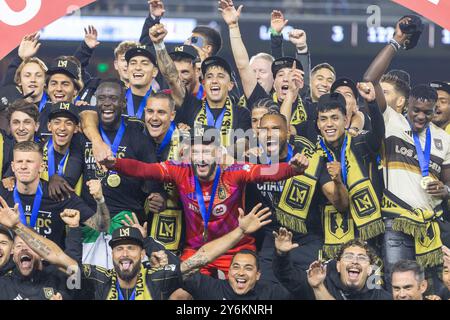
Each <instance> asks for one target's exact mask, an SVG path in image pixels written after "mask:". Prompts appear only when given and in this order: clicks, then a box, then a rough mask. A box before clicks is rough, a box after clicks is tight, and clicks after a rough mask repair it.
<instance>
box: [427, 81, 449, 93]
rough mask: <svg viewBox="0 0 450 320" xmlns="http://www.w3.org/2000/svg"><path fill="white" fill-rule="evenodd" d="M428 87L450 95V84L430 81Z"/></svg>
mask: <svg viewBox="0 0 450 320" xmlns="http://www.w3.org/2000/svg"><path fill="white" fill-rule="evenodd" d="M430 87H432V88H434V89H436V90H442V91H445V92H447V93H448V94H450V82H444V81H432V82H430Z"/></svg>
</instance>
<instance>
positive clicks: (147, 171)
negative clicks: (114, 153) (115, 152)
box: [100, 157, 173, 182]
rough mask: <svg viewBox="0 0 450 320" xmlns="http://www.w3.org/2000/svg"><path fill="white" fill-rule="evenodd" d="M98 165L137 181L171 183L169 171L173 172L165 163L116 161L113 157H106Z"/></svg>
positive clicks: (129, 160)
mask: <svg viewBox="0 0 450 320" xmlns="http://www.w3.org/2000/svg"><path fill="white" fill-rule="evenodd" d="M100 164H101V165H104V166H106V167H107V168H109V169H114V170H116V171H117V172H119V173H122V174H124V175H127V176H130V177H134V178H138V179H145V180H149V179H150V180H157V181H161V182H173V178H172V174H171V171H173V170H169V169H170V168H168V167H167V162H161V163H146V162H142V161H138V160H134V159H116V158H114V157H108V158H107V159H106V160H105V161H102V162H101V163H100Z"/></svg>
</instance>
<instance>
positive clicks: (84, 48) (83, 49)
mask: <svg viewBox="0 0 450 320" xmlns="http://www.w3.org/2000/svg"><path fill="white" fill-rule="evenodd" d="M99 44H100V42H99V41H98V32H97V29H95V27H94V26H88V27H87V28H85V29H84V40H83V42H81V44H80V46H79V47H78V48H77V50H76V51H75V53H74V54H73V55H74V57H75V58H77V59H78V60H79V61H80V63H81V73H82V79H83V82H84V83H85V84H86V83H88V81H89V80H90V79H91V76H90V75H89V74H88V73H87V71H86V68H87V67H88V66H89V62H90V60H91V57H92V54H93V53H94V50H95V48H97V47H98V45H99Z"/></svg>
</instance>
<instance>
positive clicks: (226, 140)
mask: <svg viewBox="0 0 450 320" xmlns="http://www.w3.org/2000/svg"><path fill="white" fill-rule="evenodd" d="M224 108H225V113H224V116H223V121H222V126H221V128H220V135H221V144H222V146H225V147H229V146H230V145H231V143H232V142H233V141H231V134H232V129H233V116H234V115H233V103H232V102H231V99H230V97H227V100H226V101H225V106H224ZM194 122H195V123H198V124H203V125H207V124H208V118H207V116H206V98H205V99H202V108H201V109H200V112H199V113H198V114H197V117H196V118H195V121H194Z"/></svg>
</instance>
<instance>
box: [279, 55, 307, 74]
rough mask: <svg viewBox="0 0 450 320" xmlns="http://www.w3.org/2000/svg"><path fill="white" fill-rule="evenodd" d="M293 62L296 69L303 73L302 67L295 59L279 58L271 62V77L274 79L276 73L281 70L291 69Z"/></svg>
mask: <svg viewBox="0 0 450 320" xmlns="http://www.w3.org/2000/svg"><path fill="white" fill-rule="evenodd" d="M294 61H295V62H296V68H297V69H298V70H302V71H303V65H302V63H301V62H300V61H298V60H297V59H294V58H292V57H281V58H278V59H275V61H274V62H272V75H273V77H274V78H275V76H276V75H277V73H278V71H280V70H281V69H284V68H292V66H293V65H294Z"/></svg>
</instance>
